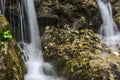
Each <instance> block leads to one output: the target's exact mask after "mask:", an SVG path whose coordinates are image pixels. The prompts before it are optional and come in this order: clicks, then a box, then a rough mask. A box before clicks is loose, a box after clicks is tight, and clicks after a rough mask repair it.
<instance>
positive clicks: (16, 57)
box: [0, 15, 24, 80]
mask: <svg viewBox="0 0 120 80" xmlns="http://www.w3.org/2000/svg"><path fill="white" fill-rule="evenodd" d="M8 26H9V23H8V21H7V19H6V18H5V17H4V16H3V15H0V80H23V73H24V64H23V60H22V57H21V53H20V51H19V49H18V46H17V44H16V42H15V41H14V40H13V39H4V38H3V33H4V31H5V30H6V29H8Z"/></svg>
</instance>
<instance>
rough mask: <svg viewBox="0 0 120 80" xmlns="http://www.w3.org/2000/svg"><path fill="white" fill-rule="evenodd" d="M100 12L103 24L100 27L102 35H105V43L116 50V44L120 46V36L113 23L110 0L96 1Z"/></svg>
mask: <svg viewBox="0 0 120 80" xmlns="http://www.w3.org/2000/svg"><path fill="white" fill-rule="evenodd" d="M96 2H97V3H98V7H99V10H100V14H101V17H102V22H103V24H102V25H101V27H100V34H101V35H103V39H102V41H103V42H106V43H107V44H108V45H109V46H110V47H111V48H113V49H115V46H116V44H120V34H119V31H118V28H117V26H116V24H115V22H114V21H113V17H112V7H111V4H110V1H109V0H96Z"/></svg>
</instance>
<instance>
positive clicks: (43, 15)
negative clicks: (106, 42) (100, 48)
mask: <svg viewBox="0 0 120 80" xmlns="http://www.w3.org/2000/svg"><path fill="white" fill-rule="evenodd" d="M35 2H36V10H37V15H38V21H40V22H39V24H40V26H42V27H45V26H47V25H52V26H59V25H64V24H71V26H72V27H73V25H74V27H75V28H86V27H88V26H89V28H92V27H93V26H94V28H95V27H97V26H98V25H99V22H96V19H99V18H98V17H97V14H98V13H97V11H98V10H97V5H96V2H95V1H94V0H89V1H87V0H41V1H38V0H35ZM38 5H39V6H38ZM96 23H97V24H96ZM59 27H61V26H59Z"/></svg>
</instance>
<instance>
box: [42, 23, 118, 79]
mask: <svg viewBox="0 0 120 80" xmlns="http://www.w3.org/2000/svg"><path fill="white" fill-rule="evenodd" d="M41 40H42V48H43V52H44V59H45V60H46V61H52V62H53V63H54V64H55V65H56V67H57V70H58V72H59V74H60V75H62V76H64V77H65V78H66V79H67V80H116V79H117V80H119V79H120V77H119V74H120V68H119V67H120V64H119V63H120V55H119V52H114V51H112V50H110V49H109V48H108V47H107V45H106V44H105V43H102V42H101V36H100V35H99V34H96V33H94V32H93V31H92V30H90V29H74V28H70V27H69V25H65V26H64V28H62V29H59V28H54V27H49V26H47V27H46V29H45V32H44V35H42V37H41Z"/></svg>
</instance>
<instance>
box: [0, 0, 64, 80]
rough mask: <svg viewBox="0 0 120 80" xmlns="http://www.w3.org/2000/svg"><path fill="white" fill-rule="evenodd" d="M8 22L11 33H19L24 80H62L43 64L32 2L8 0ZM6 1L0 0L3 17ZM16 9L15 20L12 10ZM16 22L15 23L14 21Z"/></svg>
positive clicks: (51, 68)
mask: <svg viewBox="0 0 120 80" xmlns="http://www.w3.org/2000/svg"><path fill="white" fill-rule="evenodd" d="M8 2H9V16H8V18H9V21H10V25H11V26H12V27H13V31H14V32H13V33H15V32H16V31H15V30H17V28H18V29H19V30H18V31H17V32H18V33H19V35H18V38H19V37H20V39H19V40H18V41H19V42H18V45H19V47H20V50H21V52H22V53H23V60H24V63H25V67H26V74H25V76H24V80H63V79H62V78H59V77H58V76H57V75H56V73H55V71H54V69H53V67H52V65H50V64H49V63H46V62H44V60H43V53H42V49H41V43H40V34H39V28H38V23H37V18H36V13H35V7H34V0H15V1H13V0H8ZM5 4H6V0H1V2H0V6H1V8H0V9H1V11H2V14H3V15H5ZM14 4H16V6H15V7H17V11H18V12H16V14H17V18H15V15H16V14H15V13H14V11H13V10H12V8H14ZM15 20H17V21H15Z"/></svg>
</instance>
